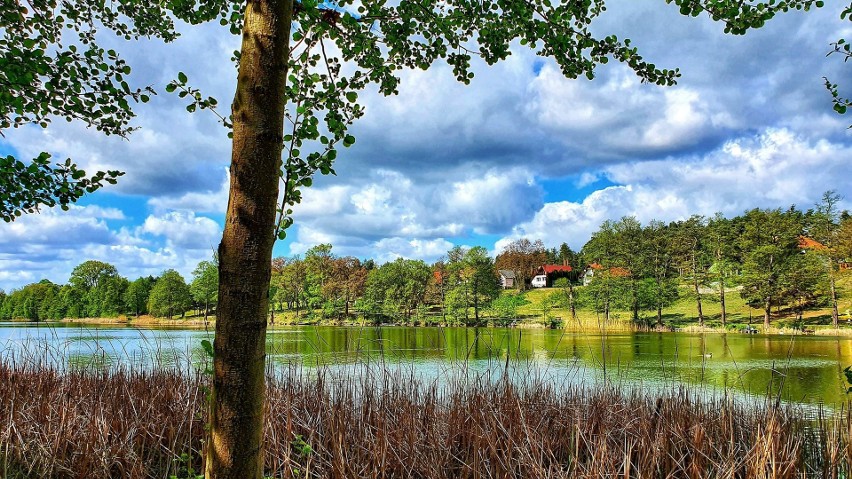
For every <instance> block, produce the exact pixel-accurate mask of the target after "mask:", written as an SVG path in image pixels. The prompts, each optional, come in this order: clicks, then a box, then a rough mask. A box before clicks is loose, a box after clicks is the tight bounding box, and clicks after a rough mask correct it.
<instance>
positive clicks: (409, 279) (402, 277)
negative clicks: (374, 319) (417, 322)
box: [362, 258, 432, 320]
mask: <svg viewBox="0 0 852 479" xmlns="http://www.w3.org/2000/svg"><path fill="white" fill-rule="evenodd" d="M430 276H432V272H431V270H430V269H429V266H427V265H426V263H424V262H423V261H420V260H409V259H403V258H398V259H397V260H396V261H392V262H389V263H385V264H383V265H382V266H380V267H378V268H376V269H374V270H372V271H370V273H369V274H368V276H367V284H366V287H365V290H364V301H363V306H362V307H363V309H364V310H365V312H366V313H367V314H370V315H378V316H385V317H389V318H393V319H398V318H400V317H403V318H405V320H410V319H411V315H412V313H413V312H414V311H415V309H416V308H417V306H419V305H421V304H423V303H424V301H425V298H426V286H427V284H428V283H429V277H430Z"/></svg>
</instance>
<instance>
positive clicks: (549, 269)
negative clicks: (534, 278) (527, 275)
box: [539, 264, 572, 274]
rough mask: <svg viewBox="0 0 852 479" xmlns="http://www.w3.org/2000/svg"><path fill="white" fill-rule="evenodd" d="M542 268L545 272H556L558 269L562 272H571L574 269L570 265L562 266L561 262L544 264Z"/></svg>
mask: <svg viewBox="0 0 852 479" xmlns="http://www.w3.org/2000/svg"><path fill="white" fill-rule="evenodd" d="M539 269H540V270H541V269H543V270H544V274H550V273H555V272H557V271H559V272H562V273H570V272H571V271H572V269H571V267H570V266H562V265H561V264H545V265H542V267H541V268H539Z"/></svg>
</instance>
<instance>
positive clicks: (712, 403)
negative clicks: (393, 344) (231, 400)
mask: <svg viewBox="0 0 852 479" xmlns="http://www.w3.org/2000/svg"><path fill="white" fill-rule="evenodd" d="M356 369H359V372H358V374H353V370H352V369H349V370H332V369H328V368H320V369H308V368H302V367H298V366H292V367H289V368H284V369H283V370H282V369H279V370H276V371H270V373H271V374H270V377H269V389H268V401H267V415H266V417H267V421H266V432H265V438H266V461H267V462H266V470H267V472H266V474H267V476H270V477H275V478H294V479H295V478H308V477H310V478H362V477H363V478H367V477H369V478H380V477H381V478H423V479H433V478H434V479H437V478H471V479H474V478H601V477H615V476H619V477H625V478H627V477H637V478H645V477H648V478H650V477H661V478H663V477H665V478H698V477H720V478H794V477H833V478H838V477H849V473H850V470H852V441H850V439H852V430H850V425H852V418H851V417H850V415H849V410H848V409H846V408H841V409H840V410H838V411H834V412H832V413H831V414H828V413H821V414H819V415H818V416H817V417H816V419H805V418H803V417H802V416H801V415H800V411H797V410H796V409H795V408H793V407H787V406H783V405H778V404H776V403H774V402H772V401H768V402H767V404H766V405H764V406H765V407H755V406H754V405H744V404H741V403H738V402H735V401H733V400H731V399H730V398H725V397H717V398H707V397H703V396H698V395H695V394H693V393H691V392H689V391H688V390H686V389H673V390H671V391H669V392H664V393H659V392H655V393H653V394H651V393H643V392H642V391H637V390H621V389H618V388H615V387H607V386H596V387H582V386H566V385H556V384H553V383H548V382H546V381H544V380H540V379H538V378H537V376H536V375H535V374H529V375H527V376H526V377H523V378H510V377H508V376H507V375H504V376H503V377H500V376H499V375H497V376H496V378H495V375H493V374H478V375H465V374H457V375H451V376H450V377H449V378H446V379H445V380H443V381H441V382H440V383H439V382H436V381H426V380H422V379H420V378H418V377H417V376H415V375H414V374H413V373H411V372H406V371H405V370H404V369H386V368H384V367H383V366H382V365H381V364H375V365H370V366H367V365H361V366H357V367H356ZM206 387H207V378H206V377H205V376H204V375H203V374H196V373H193V372H191V371H185V370H181V369H171V370H168V369H165V370H164V369H153V370H151V369H143V368H122V367H117V368H109V369H106V370H97V369H93V368H92V369H87V370H69V371H64V372H57V371H56V370H55V369H52V368H50V367H48V366H45V365H44V364H42V363H40V362H26V361H18V362H10V361H8V360H5V361H0V477H6V478H25V477H26V478H30V477H33V478H34V477H38V478H92V479H97V478H123V477H126V478H169V477H171V476H174V477H178V478H183V477H189V475H190V473H191V471H190V469H194V470H195V471H198V470H200V469H201V464H202V461H203V458H202V456H203V438H204V431H205V426H204V425H205V421H206V418H205V410H206V408H205V393H206Z"/></svg>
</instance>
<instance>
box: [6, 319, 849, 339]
mask: <svg viewBox="0 0 852 479" xmlns="http://www.w3.org/2000/svg"><path fill="white" fill-rule="evenodd" d="M9 322H11V323H20V324H45V325H51V324H61V325H80V326H85V325H92V326H127V327H139V328H147V329H155V328H175V329H211V330H212V329H214V328H215V326H216V319H215V316H210V318H209V319H208V320H207V321H205V320H204V319H203V318H198V317H191V318H184V319H180V318H176V319H167V318H155V317H153V316H148V315H144V316H140V317H138V318H135V317H124V316H121V317H116V318H65V319H62V320H59V321H41V322H32V321H21V320H12V321H9ZM310 326H316V327H343V328H351V327H360V328H363V327H411V328H447V327H450V328H456V327H457V328H464V327H471V328H475V327H477V326H464V325H441V324H404V323H383V324H379V325H376V324H372V323H364V322H359V321H355V320H349V321H345V320H319V321H314V322H293V321H286V322H284V321H282V322H279V321H276V322H275V323H274V324H267V330H276V329H285V328H290V327H310ZM578 326H579V327H578ZM745 326H746V325H740V324H735V325H729V326H728V328H722V327H717V326H703V327H702V326H698V325H697V324H695V325H686V326H683V327H680V328H675V329H671V328H663V329H660V328H654V327H651V328H643V327H636V326H634V325H632V324H631V323H628V322H619V323H615V324H612V323H610V324H601V325H598V324H580V325H576V324H573V325H571V324H566V325H565V327H562V328H553V330H554V331H563V332H566V333H572V334H580V333H600V332H605V333H608V334H617V333H660V334H665V333H669V334H671V333H685V334H745V333H743V332H741V331H740V330H739V328H742V327H745ZM752 326H753V327H755V326H756V327H757V328H758V330H759V332H758V333H757V334H756V335H758V336H820V337H849V336H852V328H850V327H841V328H839V329H834V328H831V327H820V326H813V325H811V328H812V329H811V330H810V331H812V332H809V333H804V332H802V331H801V330H798V329H794V328H790V327H783V326H782V327H777V326H772V327H770V328H769V329H768V330H765V331H764V329H763V326H762V325H761V324H752ZM478 327H480V328H495V329H551V328H549V327H548V326H547V325H545V324H544V323H542V322H541V320H540V319H520V320H519V321H517V322H516V323H515V324H514V325H513V326H497V325H493V324H489V325H484V326H478ZM734 328H737V329H734Z"/></svg>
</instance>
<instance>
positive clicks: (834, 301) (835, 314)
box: [828, 267, 840, 329]
mask: <svg viewBox="0 0 852 479" xmlns="http://www.w3.org/2000/svg"><path fill="white" fill-rule="evenodd" d="M828 278H829V283H830V285H831V324H832V325H833V326H834V329H837V328H838V327H839V322H840V314H839V313H838V312H837V286H836V284H835V282H834V271H833V267H832V271H829V273H828Z"/></svg>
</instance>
